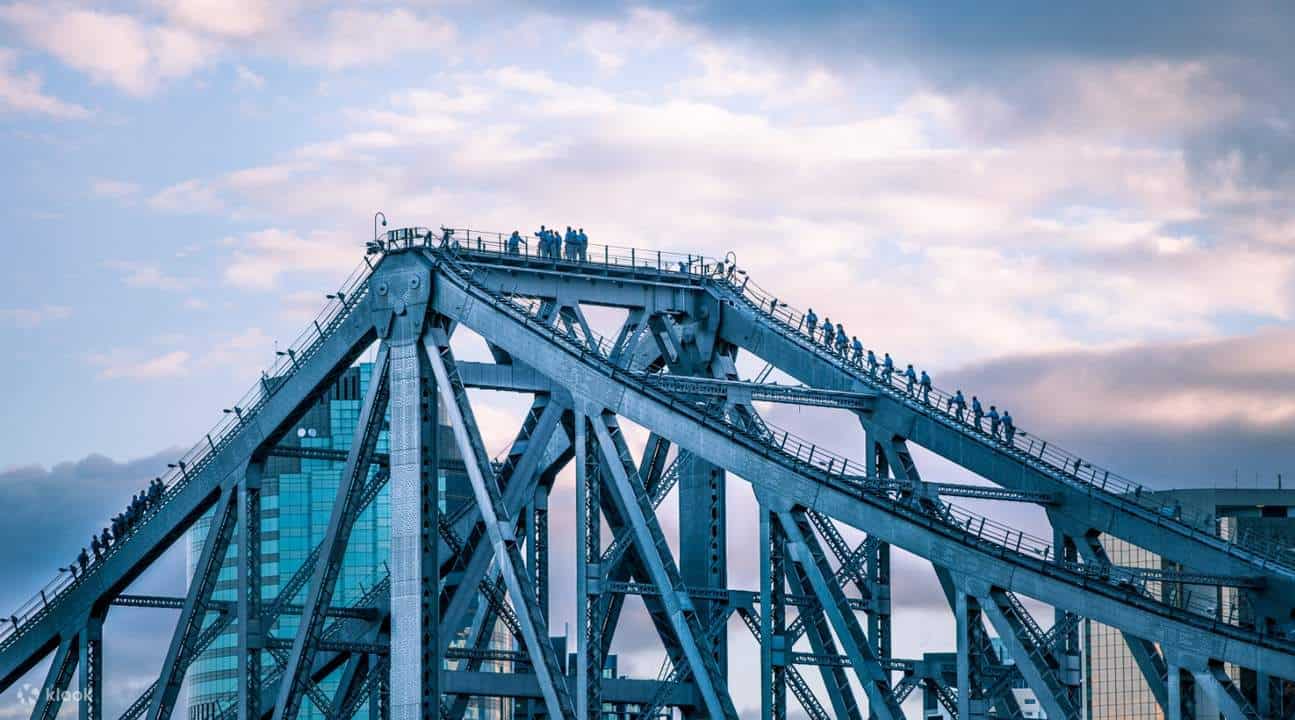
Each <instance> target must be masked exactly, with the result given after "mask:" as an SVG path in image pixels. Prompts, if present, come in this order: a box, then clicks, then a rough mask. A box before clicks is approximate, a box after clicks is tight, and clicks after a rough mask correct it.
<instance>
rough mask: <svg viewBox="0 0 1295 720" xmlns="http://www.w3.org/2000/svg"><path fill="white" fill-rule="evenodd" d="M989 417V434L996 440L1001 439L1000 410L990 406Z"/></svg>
mask: <svg viewBox="0 0 1295 720" xmlns="http://www.w3.org/2000/svg"><path fill="white" fill-rule="evenodd" d="M988 417H989V434H990V436H992V437H994V438H998V437H999V434H998V431H999V420H998V408H997V407H995V406H993V405H990V406H989V416H988Z"/></svg>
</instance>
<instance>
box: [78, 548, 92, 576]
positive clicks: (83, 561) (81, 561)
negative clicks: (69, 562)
mask: <svg viewBox="0 0 1295 720" xmlns="http://www.w3.org/2000/svg"><path fill="white" fill-rule="evenodd" d="M76 564H77V565H80V566H81V573H82V574H84V573H85V568H86V566H87V565H89V564H90V556H89V555H87V554H86V552H85V548H81V552H79V553H77V554H76Z"/></svg>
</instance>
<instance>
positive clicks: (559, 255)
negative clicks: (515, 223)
mask: <svg viewBox="0 0 1295 720" xmlns="http://www.w3.org/2000/svg"><path fill="white" fill-rule="evenodd" d="M534 234H535V237H537V238H539V239H540V242H539V256H540V257H542V258H550V259H552V260H558V259H563V260H571V261H574V262H586V261H588V259H589V236H588V235H585V229H584V228H580V229H578V230H573V229H572V228H571V226H570V225H568V226H567V231H566V233H559V232H558V231H557V230H552V229H549V228H547V227H545V226H544V225H541V226H540V229H539V231H538V232H536V233H534ZM521 241H522V236H521V235H520V234H519V233H518V232H517V231H516V230H514V231H513V234H512V235H510V236H509V238H508V252H509V253H511V254H513V255H517V254H519V253H520V252H521Z"/></svg>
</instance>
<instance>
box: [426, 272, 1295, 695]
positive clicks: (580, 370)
mask: <svg viewBox="0 0 1295 720" xmlns="http://www.w3.org/2000/svg"><path fill="white" fill-rule="evenodd" d="M439 267H440V268H441V270H440V271H439V273H440V274H439V275H438V277H439V278H440V280H439V281H438V283H439V284H438V292H437V295H436V299H435V301H434V302H435V306H436V309H437V311H438V312H442V313H445V314H447V315H450V316H452V317H454V318H456V319H458V320H460V321H461V322H462V323H463V324H464V325H466V326H468V327H471V328H472V329H473V330H474V331H477V332H479V333H484V334H487V335H489V336H490V337H491V338H492V340H494V341H495V342H496V343H497V344H499V345H500V346H501V347H503V348H505V349H506V350H507V351H508V352H509V353H510V354H511V355H513V356H515V357H518V358H520V359H521V360H522V361H523V362H526V363H527V364H528V365H530V366H532V367H535V368H536V370H537V371H539V372H541V373H545V374H549V375H558V376H561V377H562V378H563V382H564V384H565V385H566V386H567V387H569V388H573V389H574V391H573V392H574V393H575V394H576V395H577V396H578V397H577V400H579V401H585V402H592V403H595V404H598V405H601V406H602V407H615V408H616V411H617V412H619V413H622V414H623V415H625V416H626V417H627V418H629V419H631V420H633V421H634V422H635V423H636V424H638V425H641V426H644V427H655V428H675V429H676V431H675V432H674V434H673V436H672V437H671V439H672V440H673V441H675V442H677V443H679V444H681V445H682V446H683V447H684V449H687V450H691V451H693V452H696V453H699V454H702V455H703V456H706V457H707V458H708V459H709V460H710V461H712V462H715V463H716V464H719V465H723V466H725V467H726V469H728V470H729V471H731V472H733V473H734V474H735V475H737V476H740V477H742V478H744V479H746V480H747V481H748V482H751V483H752V484H754V485H756V486H757V487H767V488H771V489H775V491H776V492H778V493H780V494H782V495H783V496H786V497H788V498H793V499H795V500H796V501H797V502H800V503H803V504H805V505H806V506H808V507H812V508H813V509H815V510H819V511H822V512H825V513H826V514H828V515H831V516H832V517H834V518H836V519H838V520H841V521H843V522H846V523H848V524H850V525H852V526H854V527H857V528H863V529H866V530H867V531H869V532H871V533H873V534H875V535H877V536H879V537H880V538H881V539H884V540H886V541H888V542H891V543H893V544H896V545H899V546H901V547H905V548H908V549H912V550H913V551H914V552H917V553H918V554H921V555H924V556H927V557H930V558H932V560H934V561H935V562H937V563H945V564H949V563H953V564H957V565H961V566H963V567H964V568H965V567H974V568H975V569H974V572H975V573H977V574H980V575H982V576H984V577H986V578H987V579H989V580H991V582H992V583H993V584H996V585H999V586H1001V587H1005V588H1007V589H1011V590H1015V591H1019V592H1022V593H1024V594H1027V595H1030V596H1031V597H1034V598H1036V599H1038V600H1040V601H1041V602H1044V603H1046V604H1048V605H1052V606H1054V607H1055V606H1062V607H1074V608H1078V607H1082V609H1083V612H1084V614H1085V615H1087V616H1089V617H1092V618H1094V619H1098V620H1101V621H1103V622H1106V623H1107V624H1110V625H1113V626H1116V627H1121V626H1122V627H1124V628H1125V629H1130V630H1135V631H1136V633H1137V634H1140V635H1143V636H1150V637H1152V638H1154V639H1155V640H1156V641H1158V642H1161V643H1162V644H1164V645H1167V646H1171V647H1174V648H1186V647H1192V648H1200V647H1202V646H1208V647H1209V651H1208V652H1209V653H1210V654H1212V655H1216V656H1218V657H1219V659H1223V660H1225V661H1228V662H1234V663H1237V664H1241V665H1245V666H1250V667H1267V668H1271V669H1272V670H1273V673H1272V674H1275V675H1282V674H1283V673H1288V672H1289V673H1291V674H1295V670H1293V669H1292V668H1295V655H1292V653H1291V652H1290V651H1289V650H1288V649H1286V648H1287V647H1288V645H1289V643H1287V642H1286V641H1283V640H1279V639H1275V638H1273V637H1271V636H1260V635H1259V634H1258V633H1255V632H1252V631H1247V630H1245V629H1242V628H1235V627H1230V626H1220V625H1217V624H1215V623H1213V622H1212V621H1210V620H1209V619H1208V618H1201V617H1200V616H1194V615H1192V614H1191V613H1186V612H1181V611H1179V610H1176V609H1173V608H1170V607H1168V606H1166V605H1165V604H1164V603H1160V602H1157V601H1155V600H1153V599H1150V598H1146V597H1140V596H1131V595H1129V594H1128V593H1127V592H1126V591H1122V590H1120V589H1119V588H1117V587H1115V586H1104V585H1103V584H1102V583H1101V582H1095V581H1093V580H1092V579H1088V578H1086V577H1081V573H1078V572H1075V571H1072V570H1071V569H1068V568H1066V567H1064V566H1060V565H1058V564H1055V563H1047V562H1043V561H1041V560H1040V559H1038V558H1033V557H1030V556H1028V555H1025V554H1022V553H1017V552H1016V551H1015V550H1014V549H1013V548H1012V547H1011V546H1006V545H1004V544H1002V543H1001V542H995V541H993V540H991V539H987V538H978V537H976V535H975V534H974V533H968V532H967V531H966V530H965V529H958V528H953V527H951V526H948V525H947V524H945V523H942V522H937V521H936V520H935V519H934V518H931V517H930V516H929V515H927V514H924V513H917V512H916V511H915V510H913V509H911V508H905V507H903V506H897V505H895V504H894V502H893V500H892V499H883V498H880V497H877V496H874V495H873V494H872V493H871V492H870V491H869V489H868V488H866V487H858V486H853V485H848V484H847V483H845V482H843V481H841V480H839V479H838V478H837V477H836V476H828V475H827V474H826V473H825V472H824V471H823V468H822V466H814V467H813V468H809V467H806V464H805V462H804V461H803V459H801V460H796V459H793V458H792V457H791V456H790V454H788V453H786V452H784V451H780V449H779V448H771V447H769V446H768V445H767V444H766V443H763V442H761V441H759V440H757V439H755V438H751V437H747V436H745V435H744V434H742V433H741V432H739V431H737V429H736V428H734V427H733V426H731V425H727V424H725V425H721V426H717V425H716V423H715V422H714V420H713V419H711V418H708V417H705V416H704V415H703V414H702V413H701V412H699V411H697V409H696V408H694V407H693V406H692V405H691V404H689V403H686V402H681V400H682V399H681V398H675V397H674V396H671V395H669V394H666V393H663V392H661V391H659V390H653V389H651V388H647V387H645V386H642V385H640V384H638V383H636V382H634V381H633V379H632V378H629V377H627V376H626V375H624V374H623V373H622V372H619V371H617V370H616V369H615V368H614V367H613V366H611V365H610V364H608V363H606V362H605V361H603V360H601V359H599V358H596V357H594V356H592V355H589V354H588V353H587V352H583V351H582V350H581V349H579V348H575V347H572V346H571V345H569V344H568V343H567V341H566V340H564V339H562V338H560V337H555V336H553V335H552V334H550V332H549V331H548V330H546V329H545V328H543V327H541V326H538V325H536V324H535V323H534V321H533V320H532V319H530V317H529V315H528V314H527V311H525V310H523V309H521V308H518V307H515V306H513V305H511V304H509V303H508V302H507V301H505V300H502V299H500V298H495V297H492V296H490V295H489V294H488V293H486V292H485V291H483V290H481V289H479V288H477V287H476V286H474V285H472V284H471V282H469V281H468V280H467V279H466V277H465V275H464V274H463V272H464V271H463V270H462V269H461V268H456V267H455V266H454V265H453V263H452V262H448V261H447V262H446V263H443V264H442V265H441V266H439ZM685 428H686V431H684V429H685ZM991 545H992V548H991V547H990V546H991ZM1203 644H1207V645H1203ZM1279 668H1280V669H1279Z"/></svg>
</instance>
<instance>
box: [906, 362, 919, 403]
mask: <svg viewBox="0 0 1295 720" xmlns="http://www.w3.org/2000/svg"><path fill="white" fill-rule="evenodd" d="M904 382H905V392H907V393H908V394H909V395H913V396H915V397H916V395H917V393H915V392H913V387H914V386H915V385H917V371H915V370H913V363H909V364H908V369H907V370H905V371H904Z"/></svg>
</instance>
